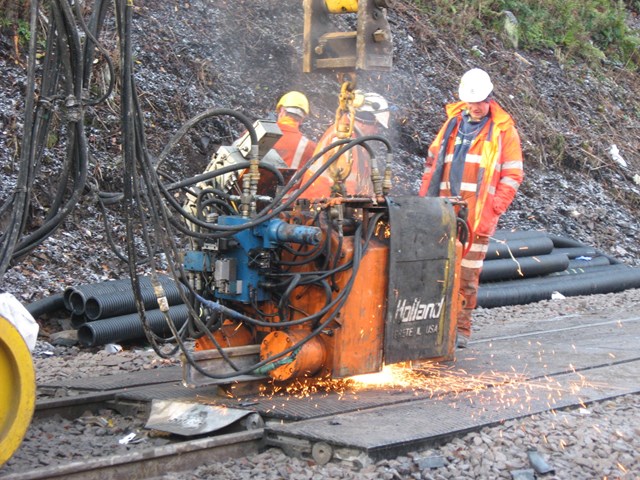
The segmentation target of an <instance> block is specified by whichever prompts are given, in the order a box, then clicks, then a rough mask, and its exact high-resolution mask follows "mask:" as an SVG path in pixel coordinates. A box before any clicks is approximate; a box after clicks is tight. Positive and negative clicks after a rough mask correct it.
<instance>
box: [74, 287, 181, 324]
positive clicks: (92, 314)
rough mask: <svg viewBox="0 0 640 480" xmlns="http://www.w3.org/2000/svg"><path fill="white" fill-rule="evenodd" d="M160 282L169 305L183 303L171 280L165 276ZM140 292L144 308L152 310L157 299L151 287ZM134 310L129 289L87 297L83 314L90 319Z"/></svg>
mask: <svg viewBox="0 0 640 480" xmlns="http://www.w3.org/2000/svg"><path fill="white" fill-rule="evenodd" d="M160 283H161V284H162V286H163V288H164V292H165V295H166V297H167V301H168V302H169V305H178V304H181V303H183V302H182V297H180V290H179V289H178V286H177V285H176V283H175V282H174V281H173V280H171V279H169V278H168V277H165V278H164V279H160ZM181 288H183V289H184V291H185V292H186V289H185V287H183V286H181ZM141 294H142V301H143V303H144V308H145V309H148V310H154V309H156V308H158V300H157V298H156V294H155V292H154V291H153V288H144V289H142V290H141ZM136 310H137V308H136V298H135V295H134V293H133V292H132V291H130V290H129V291H127V292H114V293H109V294H100V295H96V296H91V297H89V298H87V302H86V303H85V309H84V314H85V315H86V317H87V319H88V320H89V321H91V320H99V319H101V318H109V317H115V316H117V315H125V314H127V313H133V312H135V311H136Z"/></svg>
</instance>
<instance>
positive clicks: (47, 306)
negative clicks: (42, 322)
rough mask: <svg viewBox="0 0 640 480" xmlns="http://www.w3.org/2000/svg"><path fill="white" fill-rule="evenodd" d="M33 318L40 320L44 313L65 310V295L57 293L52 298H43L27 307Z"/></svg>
mask: <svg viewBox="0 0 640 480" xmlns="http://www.w3.org/2000/svg"><path fill="white" fill-rule="evenodd" d="M25 308H26V309H27V311H28V312H29V313H30V314H31V316H32V317H33V318H38V317H39V316H40V315H42V314H44V313H50V312H55V311H56V310H61V309H62V308H64V295H63V294H62V293H57V294H55V295H51V296H50V297H45V298H41V299H40V300H36V301H35V302H32V303H30V304H29V305H27V306H26V307H25Z"/></svg>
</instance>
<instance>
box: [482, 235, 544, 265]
mask: <svg viewBox="0 0 640 480" xmlns="http://www.w3.org/2000/svg"><path fill="white" fill-rule="evenodd" d="M551 250H553V242H552V241H551V239H550V238H549V237H547V236H538V237H532V238H522V239H514V240H507V241H506V242H505V243H503V242H496V241H490V242H489V248H488V250H487V256H486V257H485V259H486V260H495V259H499V258H511V256H514V257H531V256H534V255H546V254H548V253H551Z"/></svg>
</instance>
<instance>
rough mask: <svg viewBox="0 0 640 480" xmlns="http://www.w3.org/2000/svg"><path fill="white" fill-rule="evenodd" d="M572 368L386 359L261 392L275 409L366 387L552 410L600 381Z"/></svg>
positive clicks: (478, 406) (484, 408)
mask: <svg viewBox="0 0 640 480" xmlns="http://www.w3.org/2000/svg"><path fill="white" fill-rule="evenodd" d="M567 370H569V371H572V372H573V374H574V375H577V379H576V380H573V381H570V382H563V383H560V382H559V381H558V379H557V378H555V377H553V376H544V377H539V378H531V376H530V375H528V374H525V373H519V372H517V371H516V369H515V368H513V367H512V368H511V370H510V371H507V372H496V371H489V372H486V373H479V374H477V373H474V374H470V373H469V372H467V371H465V370H463V369H461V368H459V367H456V366H455V365H442V364H437V363H430V362H424V363H414V364H413V365H412V364H410V363H402V364H395V365H387V366H385V367H384V368H383V369H382V371H380V372H378V373H372V374H366V375H358V376H353V377H350V378H345V379H332V378H328V377H327V378H320V379H318V378H312V379H301V380H296V381H294V382H292V383H290V384H286V385H283V384H277V383H275V382H273V383H269V384H267V385H263V386H262V387H261V389H260V396H262V397H266V398H268V399H270V400H272V401H274V402H276V403H275V404H274V407H273V408H274V409H286V404H287V401H289V400H292V399H304V398H308V399H311V400H312V401H314V402H316V401H317V402H318V403H316V404H315V406H316V407H317V408H319V405H320V404H321V400H320V399H321V398H322V397H328V396H329V395H330V394H333V395H335V394H337V395H338V399H339V400H346V399H349V400H358V399H359V398H360V397H361V396H362V394H363V392H366V391H386V392H391V391H392V392H394V393H401V394H405V395H407V394H409V395H411V396H414V397H421V398H424V399H427V398H443V399H444V398H449V401H450V402H451V403H453V404H456V405H457V404H460V405H462V404H467V405H470V406H472V407H473V409H472V412H473V413H472V414H471V416H472V417H475V416H479V417H481V416H483V415H486V413H487V412H495V411H496V410H499V411H502V410H504V411H507V410H515V411H517V412H518V413H519V414H523V415H530V414H533V413H536V412H540V409H541V408H543V409H545V410H550V411H552V412H553V411H554V409H557V408H562V407H563V406H565V405H566V404H567V403H569V404H576V403H578V404H580V405H582V406H583V408H584V406H585V402H584V400H583V398H582V397H584V393H582V392H584V391H585V389H586V390H587V391H588V390H590V389H594V388H598V387H599V385H595V384H593V383H589V382H587V381H586V379H585V378H584V376H582V375H580V373H578V372H577V371H576V370H575V368H574V367H573V366H572V365H570V366H569V367H568V369H567ZM276 405H277V406H276ZM545 441H546V439H545ZM561 447H562V446H561Z"/></svg>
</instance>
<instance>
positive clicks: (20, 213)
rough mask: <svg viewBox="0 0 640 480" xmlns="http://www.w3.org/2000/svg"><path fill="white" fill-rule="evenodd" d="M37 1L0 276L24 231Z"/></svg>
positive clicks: (1, 247)
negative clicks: (19, 140) (14, 185)
mask: <svg viewBox="0 0 640 480" xmlns="http://www.w3.org/2000/svg"><path fill="white" fill-rule="evenodd" d="M39 9H40V2H39V1H38V0H32V1H31V10H30V22H29V29H30V31H31V32H32V35H31V38H30V39H29V57H28V67H27V72H28V82H27V92H26V96H25V121H24V135H23V139H22V148H21V150H20V165H21V168H20V171H19V173H18V179H17V181H16V188H15V191H14V194H13V198H12V202H13V208H12V210H11V222H10V223H9V225H8V227H5V229H4V233H3V234H2V236H1V237H0V239H1V240H2V243H1V244H0V278H2V277H3V276H4V273H5V272H6V271H7V268H8V267H9V264H10V262H11V260H12V257H13V252H14V249H15V246H16V244H17V243H18V240H19V237H20V234H21V233H22V231H23V228H24V224H23V221H22V220H23V218H24V215H25V214H26V212H27V210H28V204H29V193H30V189H31V184H32V183H33V179H32V178H31V175H30V174H31V173H32V172H31V168H30V167H31V162H30V158H31V152H32V150H33V145H32V127H33V121H34V118H33V116H34V108H33V107H34V104H35V90H36V84H35V71H36V38H37V35H35V34H34V32H36V29H37V27H38V25H37V20H38V11H39Z"/></svg>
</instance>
